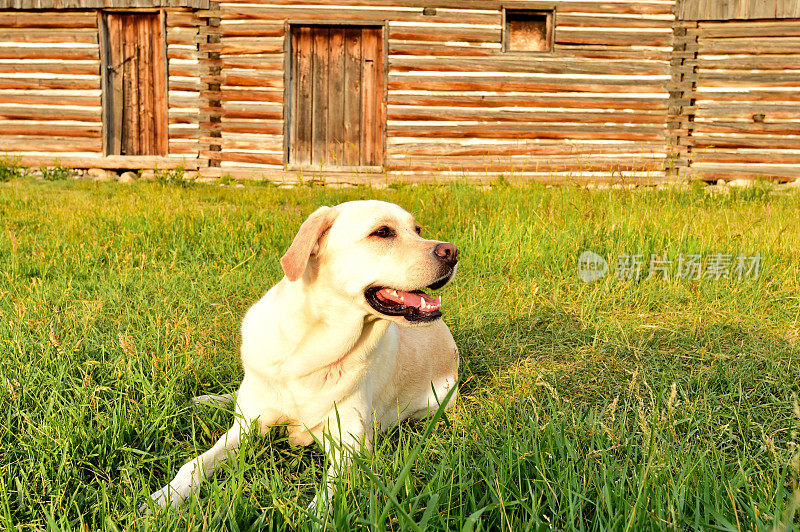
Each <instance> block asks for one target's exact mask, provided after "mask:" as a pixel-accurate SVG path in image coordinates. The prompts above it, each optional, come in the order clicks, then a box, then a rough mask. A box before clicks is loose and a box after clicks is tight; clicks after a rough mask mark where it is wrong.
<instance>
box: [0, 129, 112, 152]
mask: <svg viewBox="0 0 800 532" xmlns="http://www.w3.org/2000/svg"><path fill="white" fill-rule="evenodd" d="M0 150H2V151H3V152H6V153H15V152H20V153H22V152H27V151H36V152H97V153H100V152H102V151H103V143H102V140H101V139H100V137H99V136H97V137H96V138H89V137H64V136H57V135H53V136H50V135H48V136H34V135H9V134H6V133H5V131H3V132H2V133H0Z"/></svg>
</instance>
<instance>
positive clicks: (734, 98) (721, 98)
mask: <svg viewBox="0 0 800 532" xmlns="http://www.w3.org/2000/svg"><path fill="white" fill-rule="evenodd" d="M703 89H704V90H703V91H698V92H695V93H693V94H692V97H693V98H695V99H696V100H697V101H698V102H747V103H748V104H749V103H751V102H798V101H800V91H794V90H791V91H776V90H770V89H769V88H766V87H764V88H759V87H754V88H752V89H748V90H747V91H741V92H732V91H724V92H717V91H713V90H709V89H710V87H709V88H706V87H704V88H703Z"/></svg>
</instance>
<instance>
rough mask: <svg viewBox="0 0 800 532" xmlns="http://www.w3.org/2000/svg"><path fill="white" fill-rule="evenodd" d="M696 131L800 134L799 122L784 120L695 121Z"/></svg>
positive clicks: (694, 127)
mask: <svg viewBox="0 0 800 532" xmlns="http://www.w3.org/2000/svg"><path fill="white" fill-rule="evenodd" d="M693 130H694V132H695V133H711V134H717V133H741V134H747V135H754V134H759V133H764V134H769V135H800V127H798V123H797V122H784V123H777V124H770V123H754V122H731V121H723V120H717V121H714V122H698V121H695V122H694V126H693Z"/></svg>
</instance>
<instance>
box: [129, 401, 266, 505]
mask: <svg viewBox="0 0 800 532" xmlns="http://www.w3.org/2000/svg"><path fill="white" fill-rule="evenodd" d="M237 410H239V413H238V414H237V415H238V416H239V417H237V419H236V420H235V421H234V423H233V426H232V427H231V428H230V429H228V431H227V432H226V433H225V434H223V435H222V437H221V438H220V439H219V440H217V442H216V443H215V444H214V445H213V446H212V447H211V449H209V450H208V451H206V452H204V453H203V454H201V455H200V456H198V457H197V458H195V459H193V460H190V461H188V462H186V463H185V464H183V466H181V468H180V469H179V470H178V473H177V474H176V475H175V478H173V479H172V481H171V482H170V483H169V484H167V485H166V486H164V487H163V488H161V489H159V490H158V491H156V492H154V493H153V494H152V495H150V498H151V499H152V500H153V501H154V502H155V503H156V504H157V505H158V506H161V507H165V506H169V505H173V506H178V505H180V504H182V503H183V502H184V501H185V500H186V499H187V498H188V497H189V496H190V495H191V494H192V493H195V492H197V490H198V488H199V487H200V483H201V482H202V481H203V479H204V478H205V477H206V476H208V475H210V474H211V473H213V472H214V471H216V470H217V469H218V468H219V467H220V465H222V462H223V461H224V460H225V458H227V457H228V456H229V455H230V454H235V453H236V452H237V451H238V449H239V444H240V443H241V439H242V437H243V435H244V434H246V433H247V432H248V431H249V430H250V426H251V425H252V424H253V423H258V427H259V431H260V433H262V434H264V433H266V432H267V430H268V429H269V427H270V426H271V425H274V424H275V423H276V421H277V420H278V419H279V418H280V413H279V412H277V411H272V410H268V409H261V410H260V411H258V414H257V415H256V414H255V411H252V410H251V411H250V412H248V413H243V412H242V411H241V409H237ZM143 508H144V507H143Z"/></svg>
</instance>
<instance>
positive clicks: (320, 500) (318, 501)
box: [308, 492, 333, 515]
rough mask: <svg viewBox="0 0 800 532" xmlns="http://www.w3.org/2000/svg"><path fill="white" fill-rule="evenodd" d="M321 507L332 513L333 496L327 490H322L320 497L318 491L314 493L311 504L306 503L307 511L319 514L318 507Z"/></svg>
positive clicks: (320, 508) (329, 513)
mask: <svg viewBox="0 0 800 532" xmlns="http://www.w3.org/2000/svg"><path fill="white" fill-rule="evenodd" d="M323 508H324V509H325V510H326V511H327V512H328V515H333V497H331V496H330V495H329V494H328V493H327V492H323V493H322V497H320V494H319V493H318V494H316V495H314V498H313V499H312V500H311V504H309V505H308V513H310V514H314V515H319V512H318V509H319V510H322V509H323Z"/></svg>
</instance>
